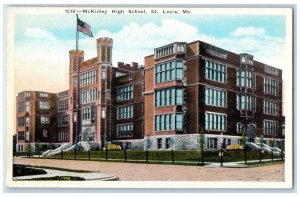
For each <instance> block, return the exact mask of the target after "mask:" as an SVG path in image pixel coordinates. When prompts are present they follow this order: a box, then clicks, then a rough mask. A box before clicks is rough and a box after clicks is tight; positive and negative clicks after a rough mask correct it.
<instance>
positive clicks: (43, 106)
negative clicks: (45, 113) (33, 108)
mask: <svg viewBox="0 0 300 197" xmlns="http://www.w3.org/2000/svg"><path fill="white" fill-rule="evenodd" d="M39 104H40V109H49V102H43V101H40V102H39Z"/></svg>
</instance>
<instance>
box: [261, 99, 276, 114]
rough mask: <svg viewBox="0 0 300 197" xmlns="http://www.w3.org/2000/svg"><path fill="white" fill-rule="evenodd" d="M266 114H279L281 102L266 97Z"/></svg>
mask: <svg viewBox="0 0 300 197" xmlns="http://www.w3.org/2000/svg"><path fill="white" fill-rule="evenodd" d="M264 114H267V115H272V116H278V114H279V102H277V101H274V100H269V99H264Z"/></svg>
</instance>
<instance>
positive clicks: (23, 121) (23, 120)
mask: <svg viewBox="0 0 300 197" xmlns="http://www.w3.org/2000/svg"><path fill="white" fill-rule="evenodd" d="M24 126H25V117H21V118H18V127H24Z"/></svg>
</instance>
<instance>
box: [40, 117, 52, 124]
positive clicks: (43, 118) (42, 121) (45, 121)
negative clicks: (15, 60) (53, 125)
mask: <svg viewBox="0 0 300 197" xmlns="http://www.w3.org/2000/svg"><path fill="white" fill-rule="evenodd" d="M41 123H42V124H49V123H50V121H49V117H47V116H41Z"/></svg>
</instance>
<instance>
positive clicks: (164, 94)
mask: <svg viewBox="0 0 300 197" xmlns="http://www.w3.org/2000/svg"><path fill="white" fill-rule="evenodd" d="M182 103H183V89H182V88H168V89H160V90H155V107H164V106H171V105H182Z"/></svg>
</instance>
